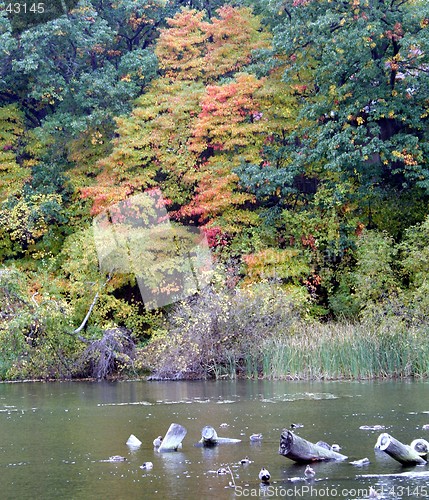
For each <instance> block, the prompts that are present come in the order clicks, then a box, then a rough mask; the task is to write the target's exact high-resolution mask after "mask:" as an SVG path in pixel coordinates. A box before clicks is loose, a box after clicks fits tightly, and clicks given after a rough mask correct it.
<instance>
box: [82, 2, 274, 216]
mask: <svg viewBox="0 0 429 500" xmlns="http://www.w3.org/2000/svg"><path fill="white" fill-rule="evenodd" d="M168 22H169V25H170V28H168V29H165V30H163V31H162V33H161V36H160V39H159V42H158V44H157V47H156V54H157V56H158V59H159V66H160V69H161V71H162V77H161V78H159V79H158V80H156V81H154V82H153V84H152V85H151V89H150V90H149V92H147V93H145V94H144V95H143V96H142V97H141V98H140V99H139V100H138V101H137V105H136V107H135V109H134V110H133V112H132V114H131V116H130V117H129V118H120V119H118V125H119V129H118V133H119V138H118V139H117V141H116V145H115V149H114V151H113V153H112V154H111V155H110V156H109V157H108V158H107V159H106V160H103V161H101V162H100V167H102V169H103V170H102V172H101V174H100V175H99V177H98V180H99V181H100V182H99V183H98V184H97V187H93V188H88V189H86V190H84V195H85V196H93V197H94V199H95V205H94V209H93V210H94V212H97V211H98V210H100V208H102V207H103V206H106V205H108V204H109V203H111V202H114V201H117V200H119V199H122V198H123V197H125V196H127V195H129V194H131V193H132V192H134V191H135V190H141V189H144V188H147V187H151V186H156V185H158V184H159V183H160V182H161V181H162V189H163V191H164V194H165V195H166V196H167V197H168V198H170V199H171V201H172V203H173V208H175V209H180V208H182V210H179V212H177V213H178V214H180V216H186V217H188V218H190V219H194V220H195V222H197V221H198V220H199V219H200V220H199V222H200V223H201V222H206V221H207V219H208V218H209V217H210V216H214V215H216V214H217V213H219V211H223V210H225V207H226V206H229V205H234V204H242V203H244V202H245V201H246V200H249V199H250V197H249V196H248V195H247V194H243V193H242V194H239V193H238V192H237V193H235V192H236V191H238V189H237V176H236V175H235V174H234V173H233V172H232V168H233V166H234V165H236V164H237V157H238V155H240V153H241V152H243V154H244V155H246V154H247V155H255V154H257V153H258V147H257V146H256V144H257V143H258V141H259V142H260V141H261V140H262V139H261V138H260V137H259V138H256V137H257V136H258V134H259V135H260V136H262V134H263V133H264V132H265V130H266V124H265V117H264V118H263V119H262V115H261V116H259V114H258V113H259V111H260V110H259V108H260V105H259V104H258V103H257V97H256V92H257V90H258V89H260V88H261V87H262V85H263V81H262V80H258V79H257V78H255V77H254V76H251V75H246V74H244V73H243V74H238V73H237V71H238V70H240V71H243V70H244V68H245V67H246V65H248V64H249V63H250V62H251V61H252V51H253V50H255V49H258V48H261V47H264V46H266V45H267V43H268V38H267V35H266V34H264V33H263V32H261V30H260V22H259V20H258V19H257V18H255V17H254V16H253V15H252V13H251V11H250V9H247V8H242V9H234V8H231V7H223V8H221V9H219V10H218V18H216V19H212V20H211V22H209V21H206V20H204V15H203V13H198V12H196V11H190V10H187V9H184V10H183V11H182V12H181V13H179V14H177V15H176V16H175V17H174V18H172V19H170V20H169V21H168ZM222 40H223V41H224V44H225V45H222V43H221V41H222ZM221 77H222V78H230V79H231V83H221V82H220V81H219V78H221ZM250 134H253V135H254V136H255V139H254V140H253V141H251V142H252V143H253V145H252V146H251V149H249V150H248V151H247V148H248V146H249V140H248V136H249V135H250ZM216 150H217V151H219V152H220V151H221V150H223V153H222V155H223V156H219V155H217V154H215V151H216ZM246 151H247V153H246ZM250 151H252V153H251V152H250ZM255 152H256V153H255ZM212 157H213V159H211V158H212ZM215 157H216V159H214V158H215ZM233 157H234V158H233ZM210 162H211V163H210ZM209 178H211V181H212V182H213V191H212V193H211V194H210V193H209V192H208V191H207V190H206V187H207V186H206V184H207V181H208V179H209ZM112 181H113V182H112ZM112 184H114V187H113V188H111V187H110V186H111V185H112ZM216 193H217V194H216ZM198 196H200V198H198ZM203 197H206V198H207V200H208V199H210V197H211V202H210V203H211V205H210V203H209V204H208V205H207V206H206V207H205V208H204V207H203V205H204V204H205V203H206V201H204V200H203ZM200 205H201V206H200ZM216 205H218V206H217V207H216ZM184 207H187V208H184ZM201 216H203V217H201Z"/></svg>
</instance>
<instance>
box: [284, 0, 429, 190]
mask: <svg viewBox="0 0 429 500" xmlns="http://www.w3.org/2000/svg"><path fill="white" fill-rule="evenodd" d="M428 19H429V9H428V6H427V3H421V2H411V1H402V0H400V1H399V0H393V1H391V2H384V1H378V2H373V1H368V0H350V1H346V2H342V1H336V0H322V1H317V2H316V1H312V0H309V1H298V0H295V1H293V2H291V1H287V2H285V3H284V14H283V21H282V22H281V23H280V24H279V25H278V26H277V27H276V28H275V36H274V44H275V47H276V48H277V50H278V51H280V52H281V53H282V54H283V55H284V56H285V57H288V58H289V64H288V66H289V67H288V69H287V71H286V72H285V74H284V79H285V81H286V82H288V81H291V75H296V74H298V73H301V74H305V75H310V76H311V80H306V81H304V82H303V84H304V85H303V86H302V91H301V96H302V98H303V105H302V108H301V112H300V117H301V119H303V120H305V121H308V122H309V123H308V124H307V125H306V126H303V127H302V128H301V129H300V130H298V131H296V133H294V134H293V135H292V136H291V137H290V139H289V141H288V144H286V146H285V148H286V149H287V152H288V154H289V155H290V158H291V164H292V165H293V166H294V167H295V168H297V169H300V170H302V171H303V172H305V171H306V170H308V169H313V170H314V169H315V168H317V170H318V175H319V177H320V178H323V179H324V180H325V182H338V181H342V180H347V179H348V180H352V181H353V182H354V183H355V185H356V186H357V187H359V188H361V191H360V193H361V194H362V192H363V191H366V192H368V191H369V190H372V189H376V188H377V187H378V186H379V185H383V186H384V185H387V186H389V187H391V188H394V189H397V190H399V191H401V190H403V189H407V188H410V187H413V186H416V185H417V186H422V187H424V188H425V189H426V188H427V187H428V185H429V184H428V183H427V182H428V173H429V171H428V168H427V167H428V164H427V158H428V155H427V153H428V141H427V95H428V90H429V88H428V83H429V72H428V68H429V66H428V63H429V45H428V43H429V38H428V36H427V29H428Z"/></svg>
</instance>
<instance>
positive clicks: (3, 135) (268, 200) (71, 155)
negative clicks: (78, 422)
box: [0, 0, 429, 378]
mask: <svg viewBox="0 0 429 500" xmlns="http://www.w3.org/2000/svg"><path fill="white" fill-rule="evenodd" d="M0 9H1V10H0V376H1V377H3V378H27V377H36V378H39V377H44V378H50V377H75V376H86V375H94V373H91V369H90V368H89V366H90V365H91V363H89V362H87V361H88V360H86V361H85V359H84V357H85V355H86V354H85V353H88V352H89V348H88V345H89V344H91V343H93V342H98V344H96V345H97V346H99V347H100V349H101V348H103V349H104V348H106V345H105V344H106V342H107V341H108V339H112V338H116V339H119V340H118V343H117V344H115V345H118V346H120V345H122V346H125V345H129V342H128V340H129V339H131V342H132V343H133V344H134V345H135V346H137V351H136V353H137V354H136V353H134V354H130V353H128V354H127V355H126V356H125V355H124V353H120V352H113V351H114V349H120V347H115V348H113V347H112V349H113V351H111V352H110V354H109V355H111V356H112V362H111V363H110V364H109V370H110V371H109V372H108V373H107V372H106V370H104V371H103V376H105V375H106V374H107V375H108V374H113V373H119V372H121V371H122V370H124V369H125V370H129V371H132V372H133V373H142V372H144V371H145V370H152V371H156V372H157V373H160V374H164V375H165V374H168V375H169V376H178V375H177V374H179V373H183V374H186V376H224V375H225V373H228V374H233V373H240V374H241V375H243V374H246V373H247V374H249V373H251V372H252V369H251V368H249V366H250V365H249V364H248V363H249V360H247V361H246V359H245V358H246V356H245V354H244V353H245V352H250V351H252V346H254V348H253V354H254V358H253V359H254V360H256V361H255V363H256V365H255V366H256V369H255V370H256V372H254V371H253V372H252V374H255V373H256V374H258V373H259V374H260V373H261V372H260V370H261V366H262V365H264V363H265V365H264V366H268V364H269V363H268V362H267V360H266V359H265V361H264V355H263V352H262V351H261V346H262V345H264V346H265V347H266V348H267V349H268V351H269V346H277V347H275V348H274V351H273V352H280V351H279V350H278V345H279V344H276V343H278V342H280V343H281V345H282V346H283V347H284V346H286V345H287V343H288V342H289V340H287V339H291V338H299V332H300V330H302V331H304V330H305V331H306V332H307V333H306V336H308V332H309V331H311V329H309V325H313V327H314V325H318V326H317V327H314V328H316V330H317V328H322V329H323V328H324V325H325V324H328V325H337V326H338V325H340V326H339V330H338V331H340V330H341V331H342V332H343V330H342V329H341V328H342V326H341V325H345V324H349V325H355V327H356V332H362V331H367V330H368V328H367V327H365V328H366V330H365V328H364V327H363V326H362V325H368V324H369V323H368V318H373V325H379V327H380V330H379V331H378V330H376V329H375V330H374V331H373V330H371V334H370V336H371V335H374V336H375V337H371V338H377V335H379V340H380V345H384V344H383V342H384V340H383V339H385V337H383V335H384V334H385V332H386V321H387V323H389V321H390V322H391V324H392V325H395V327H394V329H395V332H396V333H395V335H396V336H394V338H395V342H397V345H398V346H399V345H404V346H405V345H408V344H407V343H409V342H416V343H417V344H418V343H419V342H423V340H422V339H424V335H423V333H422V332H424V331H426V330H425V329H426V328H427V316H428V312H429V301H428V296H429V294H428V293H427V292H428V288H429V280H428V276H429V274H428V272H429V268H428V265H429V264H428V262H429V258H428V257H429V255H427V254H428V252H429V250H428V248H429V210H428V202H429V168H428V167H429V129H428V117H429V5H428V3H427V2H426V1H425V0H405V1H404V0H391V1H389V2H385V1H383V0H379V1H373V0H347V1H337V0H317V1H316V0H283V1H282V2H275V1H271V0H255V1H251V0H248V1H247V2H239V3H238V4H236V3H235V4H234V6H230V5H228V3H226V2H223V1H221V0H217V1H216V0H213V1H212V0H204V1H201V2H200V1H195V2H194V1H190V2H181V1H177V0H138V1H134V0H118V1H116V2H105V1H103V2H101V1H97V0H80V1H79V2H77V3H76V5H74V6H73V8H71V9H70V10H69V12H68V13H67V15H62V16H59V17H57V18H56V19H54V20H51V21H49V22H44V23H41V24H39V25H36V26H33V27H32V28H31V29H22V30H18V31H17V30H14V29H13V27H12V25H11V23H10V21H9V19H8V17H7V15H6V13H5V11H4V4H1V3H0ZM151 188H159V189H161V191H162V192H163V194H164V195H165V197H166V198H167V200H168V206H167V208H168V211H169V215H170V217H171V219H172V220H175V221H177V222H179V223H182V224H186V225H192V226H193V227H196V226H197V227H200V228H201V230H202V231H203V232H204V233H205V234H206V236H207V239H208V243H209V245H210V247H211V251H212V255H213V258H214V262H215V266H216V273H215V276H214V279H213V283H212V284H211V285H210V286H209V287H208V288H207V289H205V290H201V291H200V292H199V294H197V295H196V296H194V297H190V298H189V299H187V300H185V301H182V302H180V303H178V304H173V305H169V306H165V307H163V308H160V309H158V310H155V311H154V310H152V311H147V310H146V309H145V307H144V304H143V301H142V298H141V296H140V294H139V290H138V286H137V282H136V277H135V276H134V275H133V274H124V273H122V274H121V273H118V272H112V273H110V274H108V273H104V272H102V271H101V270H100V268H99V263H98V258H97V253H96V249H95V246H94V241H93V237H92V233H91V223H92V220H93V217H94V215H95V214H97V213H100V212H101V211H102V210H104V209H105V208H107V207H108V206H109V205H111V204H112V203H114V202H117V201H120V200H123V199H126V198H127V197H130V196H132V195H133V194H137V193H140V192H144V191H145V190H147V189H151ZM88 311H91V314H90V315H89V319H88V321H86V322H84V318H85V317H86V315H87V313H88ZM286 313H287V314H286ZM380 318H384V319H383V320H381V319H380ZM80 325H82V328H81V329H79V327H80ZM300 325H301V326H300ZM356 325H357V326H356ZM398 325H405V326H406V328H408V329H410V330H409V331H411V330H412V331H413V332H414V331H417V332H418V333H416V334H415V335H414V333H413V335H414V336H411V337H410V336H407V335H405V333H404V331H405V330H402V327H400V326H398ZM362 328H363V330H362ZM392 328H393V326H392ZM413 329H416V330H413ZM106 332H109V334H108V335H107V334H106ZM112 332H113V334H112ZM115 332H116V333H115ZM124 332H126V334H125V333H124ZM284 332H287V335H285V333H284ZM398 332H399V333H398ZM268 333H269V334H268ZM115 335H116V337H115ZM125 335H128V336H129V338H128V337H127V338H125ZM404 335H405V337H404ZM258 338H260V339H262V340H263V342H262V340H261V342H260V343H258ZM306 338H307V337H306ZM323 338H325V337H323ZM357 338H362V342H364V343H365V342H367V340H368V338H367V337H366V336H365V335H364V334H362V335H361V334H360V333H359V334H358V335H357ZM386 338H387V337H386ZM124 339H125V340H124ZM410 339H414V340H410ZM349 340H350V339H349ZM349 340H347V342H348V341H349ZM382 340H383V342H382ZM353 341H354V340H353ZM103 342H104V344H103ZM121 342H122V344H121ZM306 342H307V340H305V341H304V340H303V344H302V347H303V348H304V347H305V346H306ZM94 345H95V344H94ZM180 345H181V346H182V347H181V348H180V349H179V346H180ZM365 345H368V344H365ZM183 346H185V347H183ZM267 346H268V347H267ZM177 349H179V350H178V351H177ZM425 349H426V347H425ZM176 351H177V352H176ZM179 351H180V352H179ZM182 351H183V352H182ZM286 351H287V349H286V350H285V352H286ZM106 352H107V351H106ZM130 352H131V351H130ZM133 352H134V351H133ZM287 352H289V351H287ZM404 352H405V351H404ZM407 352H408V351H407ZM410 352H411V351H410ZM422 352H423V351H422ZM172 353H176V355H177V356H176V358H174V356H173V354H172ZM91 356H92V357H93V358H94V356H95V355H94V352H93V351H92V352H91ZM183 356H185V357H183ZM285 356H286V354H285ZM404 356H405V355H404ZM407 356H408V355H407ZM95 357H96V356H95ZM405 357H406V356H405ZM93 358H91V359H93ZM94 359H95V358H94ZM98 359H100V357H98ZM124 359H126V361H124ZM413 359H414V358H413ZM252 362H253V361H252ZM246 363H247V364H246ZM285 365H287V363H286V362H285ZM417 365H418V366H423V365H422V362H421V359H420V358H419V360H418V362H417V361H416V366H417ZM246 367H247V368H246ZM104 368H105V367H104ZM246 370H247V371H246ZM249 370H250V371H249ZM371 370H372V368H371ZM383 370H384V368H383V369H382V370H381V369H380V371H383ZM425 370H426V368H424V369H423V368H422V370H421V371H420V372H421V373H423V372H425ZM280 371H281V370H280ZM304 371H305V370H304ZM333 371H334V372H335V373H336V375H335V376H340V375H341V374H339V372H336V371H335V370H333ZM417 371H418V370H417ZM399 372H400V373H407V374H409V373H408V372H407V370H404V371H403V372H402V371H401V370H400V369H396V368H395V369H394V370H392V374H393V373H399ZM267 373H268V372H267ZM270 373H276V374H278V373H279V370H277V368H276V369H274V368H273V369H272V370H271V372H270ZM284 373H287V369H286V368H285V371H284ZM306 373H307V372H306ZM351 373H352V371H350V372H349V376H353V375H350V374H351ZM371 373H372V372H371ZM307 374H308V373H307ZM411 374H412V373H411ZM95 375H96V374H95ZM373 375H377V373H376V372H374V373H373Z"/></svg>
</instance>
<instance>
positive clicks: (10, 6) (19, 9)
mask: <svg viewBox="0 0 429 500" xmlns="http://www.w3.org/2000/svg"><path fill="white" fill-rule="evenodd" d="M5 10H6V12H8V13H9V14H30V13H31V14H43V13H44V12H45V4H44V3H26V2H21V3H19V2H11V3H7V4H6V9H5Z"/></svg>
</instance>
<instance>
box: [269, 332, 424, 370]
mask: <svg viewBox="0 0 429 500" xmlns="http://www.w3.org/2000/svg"><path fill="white" fill-rule="evenodd" d="M425 333H426V332H424V331H422V330H417V329H405V328H403V327H401V326H400V325H395V324H393V325H390V326H380V325H378V326H375V327H371V326H370V325H368V324H364V323H358V324H351V323H346V324H345V323H342V324H332V323H331V324H314V325H312V326H307V325H303V328H302V330H301V332H300V333H299V334H296V335H284V336H282V337H277V338H270V339H267V340H266V341H265V342H264V345H263V347H262V349H261V350H262V358H263V359H262V363H261V375H262V376H263V377H265V378H273V379H286V378H291V379H342V378H345V379H369V378H375V377H409V376H417V377H424V376H427V375H428V374H429V337H428V336H427V335H426V334H425Z"/></svg>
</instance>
